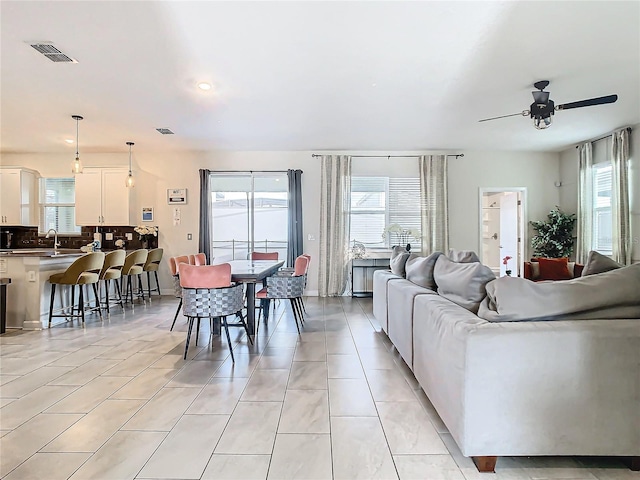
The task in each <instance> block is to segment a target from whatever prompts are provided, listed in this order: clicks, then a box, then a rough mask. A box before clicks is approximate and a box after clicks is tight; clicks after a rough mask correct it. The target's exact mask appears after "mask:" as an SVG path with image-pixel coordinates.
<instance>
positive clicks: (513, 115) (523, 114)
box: [478, 110, 529, 123]
mask: <svg viewBox="0 0 640 480" xmlns="http://www.w3.org/2000/svg"><path fill="white" fill-rule="evenodd" d="M518 115H520V116H523V117H526V116H527V115H529V110H525V111H523V112H520V113H512V114H511V115H501V116H499V117H491V118H483V119H482V120H478V123H479V122H488V121H489V120H497V119H499V118H507V117H516V116H518Z"/></svg>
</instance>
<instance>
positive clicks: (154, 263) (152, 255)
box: [142, 248, 164, 300]
mask: <svg viewBox="0 0 640 480" xmlns="http://www.w3.org/2000/svg"><path fill="white" fill-rule="evenodd" d="M163 252H164V250H163V249H162V248H154V249H153V250H149V254H148V255H147V261H146V262H144V266H143V267H142V270H143V271H145V272H147V291H148V292H149V300H151V292H152V291H153V292H158V295H161V294H160V283H159V282H158V267H159V266H160V261H161V260H162V254H163ZM151 272H153V273H154V275H155V277H156V288H154V289H152V288H151Z"/></svg>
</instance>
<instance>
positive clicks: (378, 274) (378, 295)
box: [373, 270, 402, 333]
mask: <svg viewBox="0 0 640 480" xmlns="http://www.w3.org/2000/svg"><path fill="white" fill-rule="evenodd" d="M397 280H402V277H400V276H399V275H395V274H393V273H392V272H390V271H388V270H376V271H375V272H373V316H374V317H375V318H376V320H378V323H380V326H381V327H382V329H383V330H384V331H385V332H387V333H388V332H389V326H388V314H389V310H388V308H389V303H388V290H387V285H388V284H389V282H392V281H397Z"/></svg>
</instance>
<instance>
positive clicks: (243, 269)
mask: <svg viewBox="0 0 640 480" xmlns="http://www.w3.org/2000/svg"><path fill="white" fill-rule="evenodd" d="M214 263H215V262H214ZM224 263H228V264H229V265H231V281H232V282H235V283H244V284H246V286H247V289H246V292H247V327H249V332H251V334H252V335H255V334H256V312H255V308H254V306H255V298H256V283H257V282H262V281H263V280H264V279H265V278H267V277H270V276H271V275H273V274H274V273H275V272H277V271H278V269H280V267H282V266H283V265H284V261H278V260H229V261H227V262H224Z"/></svg>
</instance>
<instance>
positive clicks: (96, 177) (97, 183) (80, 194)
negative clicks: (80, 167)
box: [76, 168, 133, 226]
mask: <svg viewBox="0 0 640 480" xmlns="http://www.w3.org/2000/svg"><path fill="white" fill-rule="evenodd" d="M127 173H128V170H127V169H126V168H85V169H84V171H83V173H81V174H78V175H76V224H77V225H82V226H95V225H113V226H116V225H120V226H122V225H132V224H133V222H132V215H131V212H130V208H129V207H130V204H131V198H130V195H131V189H130V188H127V187H126V186H125V180H126V178H127Z"/></svg>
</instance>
